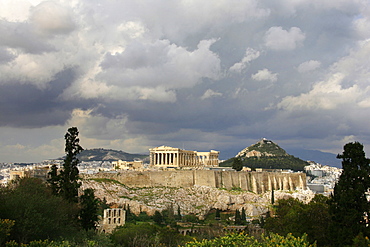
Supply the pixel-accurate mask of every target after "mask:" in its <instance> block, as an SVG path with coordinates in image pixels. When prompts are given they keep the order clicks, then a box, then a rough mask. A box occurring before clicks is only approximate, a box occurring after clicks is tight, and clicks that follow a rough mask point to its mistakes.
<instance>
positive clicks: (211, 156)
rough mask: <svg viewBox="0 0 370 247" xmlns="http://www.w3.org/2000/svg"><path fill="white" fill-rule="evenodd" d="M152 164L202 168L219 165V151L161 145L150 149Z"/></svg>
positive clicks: (166, 166)
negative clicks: (192, 149) (190, 149)
mask: <svg viewBox="0 0 370 247" xmlns="http://www.w3.org/2000/svg"><path fill="white" fill-rule="evenodd" d="M149 151H150V165H151V166H156V167H165V168H168V167H173V168H185V169H186V168H201V167H205V166H207V167H215V166H218V155H219V153H220V152H219V151H215V150H211V151H209V152H198V151H189V150H183V149H180V148H173V147H169V146H160V147H156V148H151V149H149Z"/></svg>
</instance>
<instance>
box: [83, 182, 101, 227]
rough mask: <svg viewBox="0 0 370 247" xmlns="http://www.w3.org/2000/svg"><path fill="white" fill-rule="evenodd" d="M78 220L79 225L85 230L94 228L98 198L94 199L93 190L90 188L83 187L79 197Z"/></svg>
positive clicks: (96, 220) (96, 219)
mask: <svg viewBox="0 0 370 247" xmlns="http://www.w3.org/2000/svg"><path fill="white" fill-rule="evenodd" d="M80 204H81V209H80V221H81V226H82V228H83V229H85V230H90V229H94V230H95V228H96V223H97V222H98V210H99V200H98V199H96V197H95V194H94V190H93V189H91V188H88V189H85V190H84V193H83V195H81V197H80Z"/></svg>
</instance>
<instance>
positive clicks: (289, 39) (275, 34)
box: [265, 27, 306, 50]
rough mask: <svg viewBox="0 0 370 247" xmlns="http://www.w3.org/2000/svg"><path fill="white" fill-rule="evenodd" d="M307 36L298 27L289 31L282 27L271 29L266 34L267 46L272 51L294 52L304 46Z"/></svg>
mask: <svg viewBox="0 0 370 247" xmlns="http://www.w3.org/2000/svg"><path fill="white" fill-rule="evenodd" d="M305 38H306V35H305V34H304V33H303V32H302V31H301V29H299V28H298V27H291V28H290V30H289V31H287V30H284V29H283V28H282V27H271V28H270V29H269V30H268V31H267V32H266V34H265V45H266V46H267V47H268V48H270V49H272V50H294V49H296V48H297V46H300V45H302V43H303V41H304V40H305Z"/></svg>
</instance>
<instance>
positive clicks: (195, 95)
mask: <svg viewBox="0 0 370 247" xmlns="http://www.w3.org/2000/svg"><path fill="white" fill-rule="evenodd" d="M5 1H10V0H5ZM19 1H20V2H22V0H19ZM23 3H24V6H25V7H24V8H19V9H23V10H27V8H28V11H25V12H23V15H22V13H18V15H19V16H20V17H18V19H20V20H17V18H11V16H9V15H10V14H7V13H8V12H7V11H1V10H0V17H1V18H0V19H1V21H0V33H1V34H2V37H1V38H0V73H1V78H0V90H1V91H0V96H1V106H0V109H1V111H0V113H1V120H0V122H1V125H2V126H9V128H12V127H13V128H24V127H33V128H35V127H47V126H54V125H64V126H67V125H78V126H79V127H80V129H81V133H83V135H84V136H83V137H85V138H86V139H87V140H86V142H88V144H87V145H91V146H94V147H96V146H102V147H107V148H117V149H125V151H133V152H142V151H144V150H145V151H147V148H149V147H151V146H153V145H158V144H165V145H173V146H180V147H181V146H182V145H184V146H186V147H188V148H190V149H199V150H200V149H202V150H204V149H208V148H215V149H218V150H220V151H222V150H224V149H225V150H228V151H230V150H231V148H238V147H239V148H240V149H242V148H244V147H245V146H247V145H250V144H252V143H253V142H255V141H256V140H258V139H259V138H262V137H266V138H269V139H273V140H277V141H278V142H282V143H284V144H285V145H286V146H287V147H289V145H290V146H292V147H296V146H299V147H305V148H316V147H319V148H320V149H321V150H325V151H333V150H338V149H340V148H341V146H342V145H343V143H344V142H347V141H351V140H358V141H361V142H364V143H369V145H370V135H369V130H368V127H367V124H366V123H367V120H366V116H368V111H369V109H370V89H369V86H368V85H369V74H370V62H369V61H370V60H369V59H368V58H369V57H370V42H369V41H368V40H369V38H370V32H369V31H368V30H370V21H369V20H370V16H369V13H370V11H369V8H370V7H369V5H368V3H367V2H366V1H362V0H359V1H350V0H344V1H331V0H323V1H316V0H314V1H308V0H302V1H289V0H287V1H268V0H266V1H254V0H243V1H233V0H231V1H218V2H217V4H215V3H214V1H208V0H204V1H175V2H171V1H146V2H140V1H131V0H126V1H111V2H104V3H98V2H91V1H85V0H78V1H72V2H59V1H40V3H39V4H35V5H32V4H30V3H28V2H26V1H24V2H23ZM10 4H11V2H9V4H8V5H9V6H10ZM30 5H32V6H30ZM27 6H28V7H27ZM21 17H22V18H21ZM65 68H73V69H70V70H66V69H65ZM53 78H55V79H53ZM3 116H7V117H3ZM34 130H35V129H34ZM42 131H43V130H41V129H40V133H41V132H42ZM20 142H21V141H20ZM15 144H17V143H14V145H15ZM1 145H3V146H4V145H5V144H1V143H0V147H1ZM49 146H54V143H50V144H49ZM25 148H26V149H27V147H25ZM5 149H6V148H5ZM29 149H30V150H31V149H32V148H29ZM6 150H8V149H6ZM338 151H339V150H338Z"/></svg>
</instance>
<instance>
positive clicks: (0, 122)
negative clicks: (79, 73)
mask: <svg viewBox="0 0 370 247" xmlns="http://www.w3.org/2000/svg"><path fill="white" fill-rule="evenodd" d="M55 77H56V78H55V80H53V81H50V82H49V87H48V88H47V89H39V88H37V87H36V86H34V85H31V84H25V85H20V84H17V83H8V84H5V85H0V102H1V104H0V116H1V118H0V126H16V127H28V128H39V127H44V126H50V125H63V124H65V123H66V121H67V120H68V119H69V118H70V117H71V111H72V109H73V107H71V106H70V105H68V104H66V103H65V102H61V101H60V100H59V99H58V97H59V95H60V94H62V93H63V90H65V89H66V88H68V87H69V86H70V85H71V83H72V82H73V80H74V78H75V75H74V71H73V70H72V69H67V70H65V71H62V72H60V73H58V74H57V75H56V76H55Z"/></svg>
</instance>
